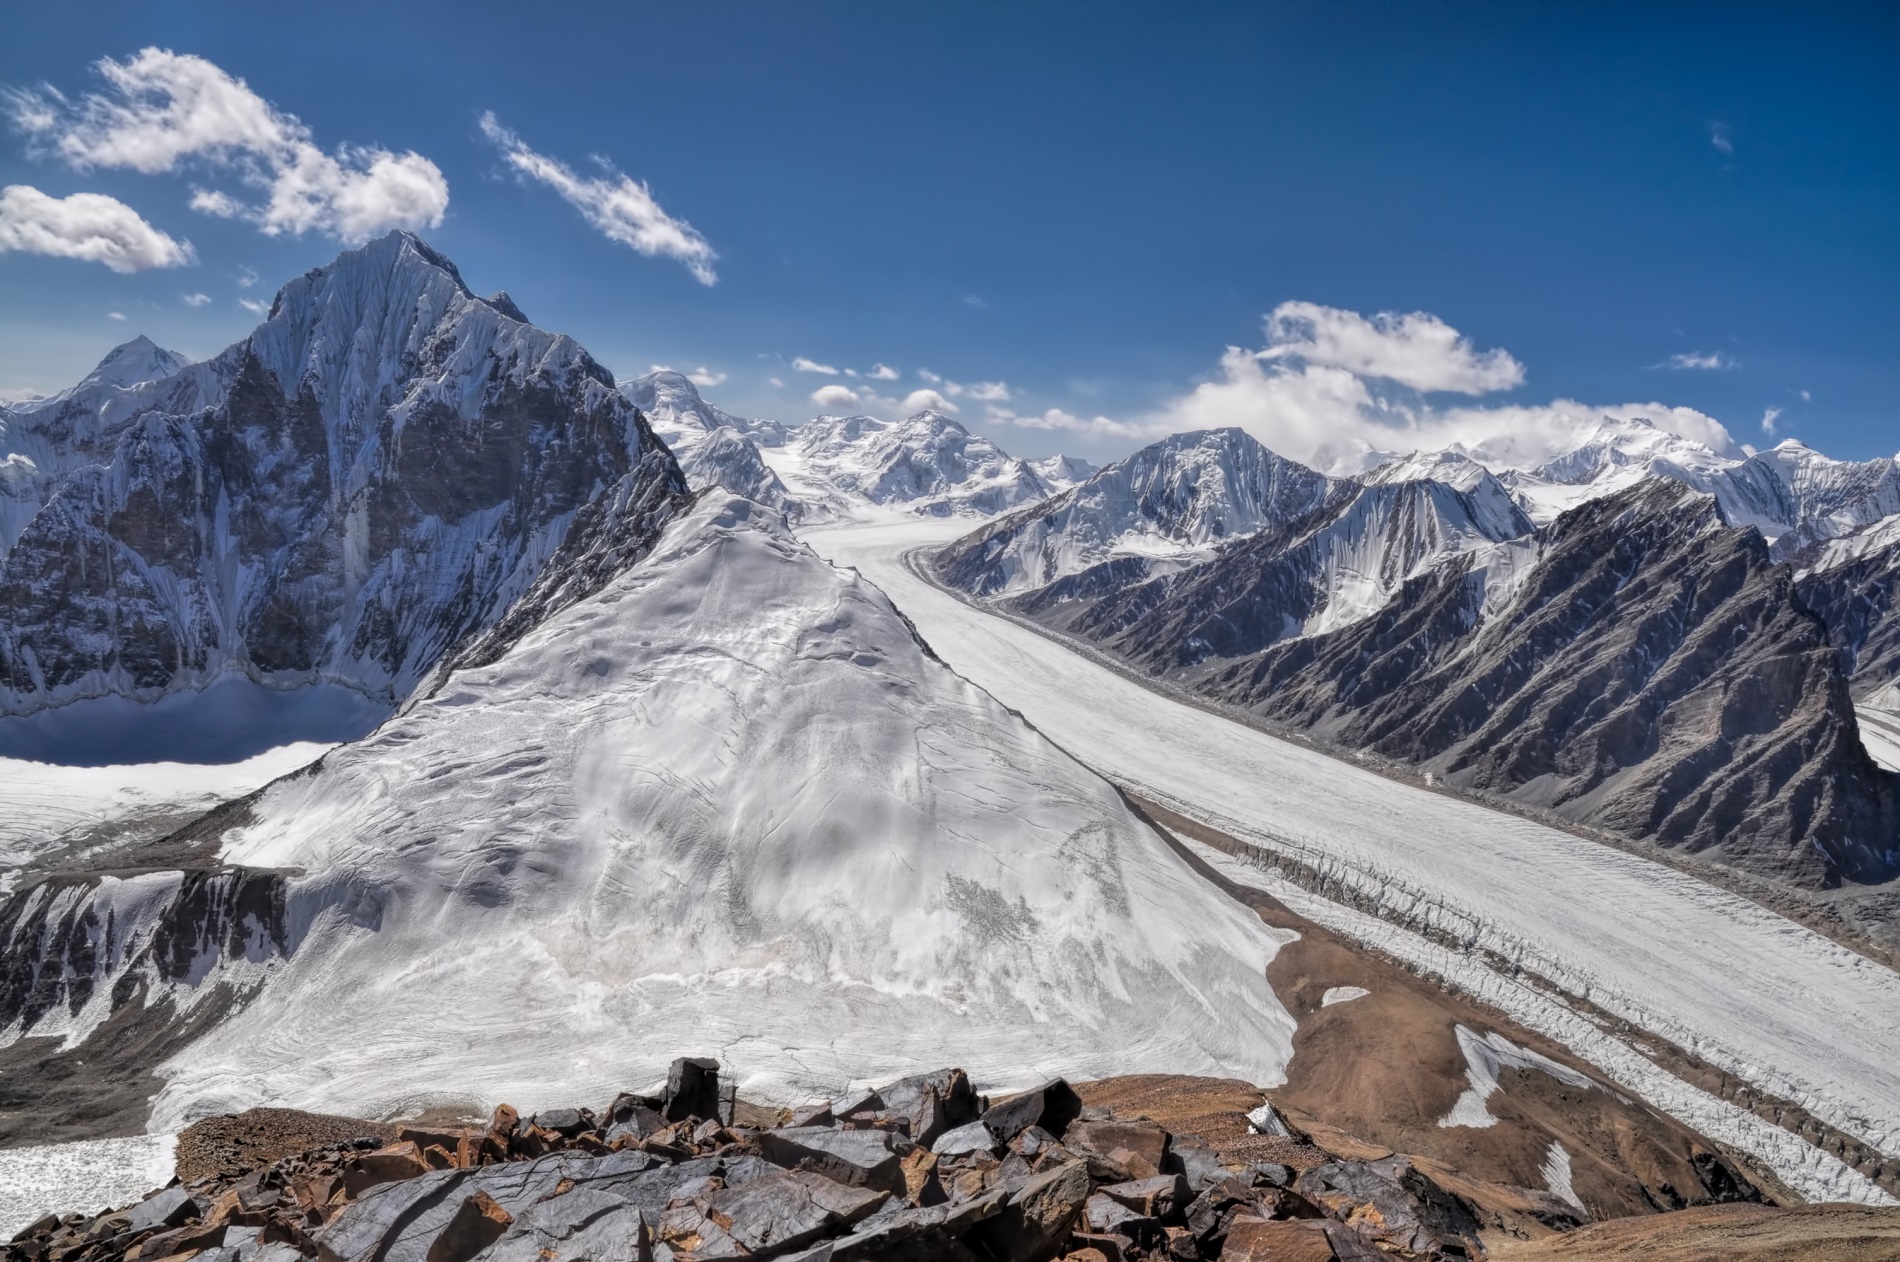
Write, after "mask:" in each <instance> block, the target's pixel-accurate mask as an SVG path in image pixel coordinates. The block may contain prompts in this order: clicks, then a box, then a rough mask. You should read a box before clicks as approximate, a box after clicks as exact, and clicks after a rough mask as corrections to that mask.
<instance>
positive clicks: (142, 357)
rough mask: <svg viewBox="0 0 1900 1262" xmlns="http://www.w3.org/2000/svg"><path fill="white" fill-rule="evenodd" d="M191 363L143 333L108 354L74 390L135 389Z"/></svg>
mask: <svg viewBox="0 0 1900 1262" xmlns="http://www.w3.org/2000/svg"><path fill="white" fill-rule="evenodd" d="M189 363H191V360H190V359H188V358H186V357H185V356H183V355H180V354H179V353H178V352H177V351H168V350H166V349H165V348H164V347H162V346H160V345H159V344H158V343H156V342H154V341H153V340H152V339H151V338H149V337H147V336H145V335H144V334H143V333H141V334H139V335H138V336H137V337H135V338H133V339H132V340H131V341H129V342H123V343H121V344H120V345H118V346H115V347H113V348H112V349H111V350H110V351H108V352H107V353H106V357H105V358H104V359H102V360H100V361H99V366H98V367H97V368H94V369H93V370H92V371H91V372H89V373H87V374H86V376H85V377H84V378H83V379H82V380H81V381H80V383H79V385H78V386H76V387H74V389H76V390H83V389H85V388H86V387H88V386H119V387H125V386H136V385H138V384H140V383H141V382H146V381H162V380H163V379H164V378H166V377H169V376H171V375H172V374H173V373H175V372H178V371H180V370H181V369H183V368H184V367H185V366H186V365H187V364H189Z"/></svg>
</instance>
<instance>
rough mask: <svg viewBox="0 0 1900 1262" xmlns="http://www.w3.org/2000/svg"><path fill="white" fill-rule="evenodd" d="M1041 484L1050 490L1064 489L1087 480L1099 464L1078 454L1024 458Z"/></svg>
mask: <svg viewBox="0 0 1900 1262" xmlns="http://www.w3.org/2000/svg"><path fill="white" fill-rule="evenodd" d="M1023 463H1024V464H1026V465H1028V466H1029V467H1030V469H1031V470H1033V471H1034V472H1035V475H1036V476H1037V477H1039V478H1041V479H1042V484H1043V485H1044V486H1046V487H1048V488H1049V489H1050V490H1051V491H1066V490H1068V489H1069V488H1070V487H1072V486H1077V485H1079V484H1081V483H1083V482H1086V481H1088V480H1089V479H1090V478H1092V477H1094V476H1095V475H1096V473H1097V472H1099V471H1100V466H1099V465H1096V464H1093V463H1091V462H1089V461H1087V460H1084V459H1082V457H1080V456H1063V455H1055V456H1041V457H1038V458H1037V459H1034V460H1025V461H1024V462H1023Z"/></svg>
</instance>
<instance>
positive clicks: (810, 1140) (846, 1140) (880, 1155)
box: [758, 1126, 913, 1196]
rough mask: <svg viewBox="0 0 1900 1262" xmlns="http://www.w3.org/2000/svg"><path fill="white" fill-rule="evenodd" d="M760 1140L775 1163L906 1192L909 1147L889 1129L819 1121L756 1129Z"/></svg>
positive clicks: (848, 1181) (766, 1153)
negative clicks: (831, 1125)
mask: <svg viewBox="0 0 1900 1262" xmlns="http://www.w3.org/2000/svg"><path fill="white" fill-rule="evenodd" d="M758 1143H759V1151H760V1152H762V1153H764V1154H765V1157H766V1159H767V1160H769V1161H772V1162H774V1163H776V1164H778V1165H781V1166H785V1167H787V1168H795V1169H800V1170H811V1171H814V1172H816V1173H818V1174H822V1175H824V1176H825V1177H826V1178H829V1179H835V1180H837V1181H838V1182H840V1183H848V1184H851V1185H853V1186H857V1187H868V1188H875V1189H877V1190H879V1191H884V1192H890V1193H892V1194H893V1195H897V1196H901V1195H903V1193H904V1171H903V1157H904V1154H905V1153H907V1152H909V1151H910V1150H911V1148H912V1147H913V1145H911V1144H908V1143H906V1142H905V1141H904V1140H902V1139H900V1138H899V1137H897V1136H895V1135H893V1134H891V1132H889V1131H883V1130H834V1129H831V1128H829V1127H823V1126H801V1127H785V1128H783V1129H780V1130H772V1131H760V1132H759V1133H758Z"/></svg>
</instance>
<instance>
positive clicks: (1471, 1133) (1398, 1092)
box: [1135, 802, 1780, 1237]
mask: <svg viewBox="0 0 1900 1262" xmlns="http://www.w3.org/2000/svg"><path fill="white" fill-rule="evenodd" d="M1135 805H1136V807H1137V808H1138V809H1141V810H1143V811H1144V812H1145V813H1146V814H1148V815H1149V816H1150V818H1151V821H1153V822H1155V823H1156V824H1157V826H1159V827H1161V829H1162V833H1163V836H1168V835H1169V831H1168V830H1170V829H1172V830H1174V831H1176V832H1179V833H1184V834H1187V835H1190V836H1197V837H1198V836H1200V835H1201V834H1202V833H1204V832H1206V831H1207V830H1205V829H1203V828H1202V827H1201V826H1200V825H1197V824H1195V823H1194V822H1193V821H1189V820H1185V819H1182V818H1180V817H1178V816H1174V815H1172V814H1171V813H1170V812H1167V811H1165V810H1164V809H1162V808H1160V807H1158V806H1155V805H1154V804H1151V803H1147V802H1137V803H1135ZM1171 840H1172V838H1171ZM1177 849H1178V850H1180V852H1181V853H1182V854H1183V857H1185V858H1186V859H1187V860H1188V862H1189V863H1191V864H1193V865H1194V866H1196V868H1197V869H1198V870H1200V871H1201V872H1202V874H1203V875H1204V876H1206V877H1207V878H1208V879H1209V880H1210V881H1212V882H1214V883H1215V884H1216V885H1219V886H1221V887H1222V888H1223V889H1225V890H1226V891H1227V893H1229V894H1230V895H1231V896H1233V897H1234V898H1236V899H1238V900H1240V901H1242V902H1245V903H1246V904H1247V905H1249V906H1251V907H1253V908H1254V910H1255V911H1256V912H1257V913H1258V914H1259V915H1260V917H1261V918H1262V919H1263V920H1265V921H1267V922H1268V923H1269V924H1272V925H1274V926H1275V927H1278V928H1286V929H1293V930H1296V931H1297V932H1298V933H1299V934H1300V937H1299V939H1298V940H1297V941H1295V942H1292V943H1289V944H1288V945H1287V946H1285V947H1282V948H1281V949H1280V951H1279V953H1278V954H1277V955H1276V956H1275V957H1274V960H1273V963H1272V964H1271V965H1269V966H1268V969H1267V977H1268V980H1269V981H1271V982H1272V984H1273V987H1274V990H1275V992H1276V993H1277V994H1278V995H1279V996H1280V998H1281V1000H1282V1002H1284V1003H1285V1004H1286V1005H1287V1009H1288V1010H1289V1011H1290V1012H1291V1013H1292V1014H1293V1016H1294V1017H1295V1018H1296V1019H1297V1020H1298V1022H1299V1027H1298V1029H1297V1031H1296V1032H1295V1034H1294V1039H1293V1059H1292V1061H1291V1062H1290V1063H1289V1065H1288V1067H1287V1081H1286V1083H1285V1085H1284V1086H1281V1087H1277V1088H1274V1089H1272V1090H1269V1091H1268V1092H1267V1093H1266V1094H1267V1095H1268V1097H1269V1098H1271V1099H1272V1101H1273V1102H1274V1104H1275V1105H1276V1106H1277V1107H1279V1108H1280V1109H1281V1110H1282V1111H1283V1112H1285V1113H1286V1114H1287V1116H1288V1117H1289V1118H1290V1119H1291V1120H1293V1121H1294V1122H1295V1123H1296V1124H1297V1125H1300V1126H1301V1127H1302V1128H1303V1129H1305V1130H1307V1131H1308V1132H1309V1133H1312V1134H1313V1135H1314V1137H1315V1139H1316V1140H1320V1141H1321V1142H1322V1143H1323V1142H1324V1140H1323V1139H1322V1136H1323V1135H1324V1134H1325V1133H1326V1132H1327V1128H1333V1129H1336V1130H1337V1131H1341V1132H1345V1133H1346V1134H1347V1135H1349V1136H1353V1137H1356V1138H1357V1140H1358V1141H1361V1142H1363V1143H1369V1144H1371V1145H1374V1146H1383V1147H1385V1148H1387V1149H1389V1150H1391V1151H1394V1152H1400V1153H1405V1154H1407V1155H1409V1156H1412V1157H1415V1158H1422V1159H1424V1160H1426V1161H1429V1162H1432V1163H1434V1165H1435V1166H1436V1167H1437V1168H1439V1169H1442V1170H1445V1171H1446V1172H1448V1173H1449V1172H1451V1171H1455V1172H1457V1174H1458V1175H1459V1176H1461V1177H1462V1178H1463V1179H1466V1180H1470V1181H1471V1182H1472V1183H1473V1184H1474V1185H1476V1186H1484V1187H1486V1188H1488V1189H1491V1190H1492V1192H1493V1199H1494V1200H1497V1207H1496V1208H1497V1212H1496V1215H1495V1217H1494V1220H1493V1221H1492V1223H1491V1224H1490V1226H1491V1227H1492V1228H1493V1229H1494V1230H1498V1231H1502V1232H1504V1233H1505V1234H1506V1235H1518V1236H1532V1237H1535V1236H1540V1235H1544V1234H1548V1233H1549V1232H1550V1231H1551V1230H1552V1228H1553V1227H1555V1226H1558V1225H1560V1224H1559V1223H1558V1222H1557V1220H1556V1218H1555V1216H1554V1215H1552V1214H1551V1213H1550V1212H1549V1211H1550V1210H1551V1208H1552V1206H1551V1201H1550V1198H1551V1195H1552V1193H1553V1192H1554V1191H1555V1189H1553V1188H1551V1186H1550V1183H1549V1179H1548V1177H1547V1175H1546V1173H1545V1167H1546V1164H1547V1162H1549V1160H1550V1158H1551V1154H1552V1151H1553V1149H1552V1145H1553V1144H1561V1145H1562V1147H1563V1151H1564V1152H1565V1153H1567V1154H1568V1156H1569V1160H1570V1164H1571V1185H1572V1187H1573V1188H1574V1191H1575V1194H1576V1196H1577V1198H1578V1199H1579V1200H1580V1201H1582V1203H1583V1205H1584V1207H1585V1209H1586V1210H1587V1211H1588V1214H1587V1218H1588V1219H1590V1220H1604V1219H1613V1218H1624V1217H1628V1216H1631V1215H1637V1214H1654V1213H1657V1212H1662V1211H1669V1210H1677V1209H1682V1208H1685V1207H1687V1206H1690V1205H1697V1204H1706V1203H1710V1202H1717V1201H1725V1200H1734V1199H1746V1200H1752V1199H1759V1198H1761V1197H1762V1196H1763V1194H1764V1192H1765V1193H1766V1194H1767V1196H1768V1198H1769V1199H1771V1200H1772V1199H1780V1198H1779V1197H1777V1195H1776V1194H1777V1192H1778V1191H1779V1190H1780V1189H1778V1188H1777V1187H1776V1185H1775V1184H1774V1183H1773V1181H1771V1180H1768V1179H1765V1178H1763V1177H1762V1175H1761V1174H1760V1173H1759V1172H1754V1171H1744V1169H1743V1168H1742V1167H1741V1166H1740V1165H1739V1164H1737V1162H1736V1161H1734V1160H1732V1159H1731V1156H1730V1155H1729V1154H1727V1153H1724V1152H1721V1151H1718V1150H1717V1149H1716V1148H1714V1146H1712V1145H1711V1144H1709V1143H1708V1142H1707V1141H1705V1140H1703V1139H1702V1138H1701V1137H1700V1136H1698V1135H1696V1134H1695V1133H1694V1132H1693V1131H1691V1130H1689V1129H1688V1128H1687V1127H1685V1126H1683V1125H1682V1124H1681V1123H1679V1122H1677V1121H1675V1120H1674V1119H1673V1118H1670V1117H1668V1116H1666V1115H1665V1114H1663V1113H1660V1112H1658V1111H1657V1110H1655V1109H1652V1108H1650V1107H1649V1106H1648V1105H1646V1104H1644V1103H1642V1102H1641V1101H1640V1100H1634V1099H1631V1098H1630V1097H1629V1096H1628V1095H1627V1094H1626V1093H1624V1092H1621V1091H1619V1090H1617V1089H1616V1088H1615V1086H1614V1085H1613V1084H1611V1083H1608V1082H1606V1081H1605V1080H1604V1079H1603V1078H1602V1077H1601V1076H1600V1075H1599V1074H1598V1073H1597V1072H1596V1071H1595V1070H1594V1069H1592V1068H1591V1067H1590V1066H1588V1065H1586V1064H1584V1063H1583V1062H1581V1061H1579V1060H1578V1059H1577V1058H1576V1057H1574V1056H1573V1055H1571V1054H1570V1053H1569V1052H1568V1051H1567V1050H1565V1049H1564V1048H1563V1047H1561V1046H1559V1045H1557V1044H1554V1043H1552V1042H1550V1041H1548V1040H1546V1039H1544V1038H1543V1037H1541V1036H1540V1035H1537V1034H1535V1033H1533V1032H1532V1031H1530V1030H1527V1029H1525V1028H1523V1027H1522V1026H1519V1025H1517V1024H1516V1023H1515V1022H1513V1021H1510V1020H1509V1019H1508V1018H1506V1017H1504V1016H1503V1015H1502V1014H1501V1013H1498V1012H1496V1011H1494V1010H1492V1009H1489V1008H1486V1007H1484V1006H1482V1005H1479V1004H1477V1003H1475V1002H1472V1001H1470V1000H1468V999H1465V998H1464V997H1462V996H1460V995H1457V994H1454V993H1451V992H1449V991H1446V990H1443V989H1441V988H1440V987H1438V986H1437V985H1435V984H1433V983H1431V982H1429V981H1427V980H1425V979H1423V978H1420V977H1418V976H1416V975H1415V974H1413V973H1411V972H1409V971H1408V970H1406V969H1405V968H1403V967H1402V966H1400V965H1399V964H1397V963H1396V962H1394V961H1391V960H1388V959H1386V958H1385V957H1383V956H1380V955H1378V954H1375V953H1373V952H1369V951H1366V950H1365V949H1364V948H1362V947H1360V946H1358V945H1357V944H1354V943H1351V942H1349V941H1347V940H1345V939H1343V938H1340V937H1338V936H1337V935H1335V934H1333V933H1331V932H1330V931H1328V930H1326V929H1323V928H1321V927H1320V926H1318V925H1316V924H1313V923H1312V922H1311V921H1308V920H1306V919H1304V918H1303V917H1301V916H1298V915H1296V914H1295V913H1293V912H1292V911H1291V910H1290V909H1288V908H1287V907H1286V906H1285V905H1284V904H1282V903H1280V902H1278V901H1277V900H1275V899H1273V898H1271V897H1269V896H1267V895H1265V894H1263V893H1260V892H1259V891H1256V890H1250V889H1246V888H1244V887H1241V886H1239V885H1236V884H1234V883H1232V882H1229V881H1227V880H1225V879H1224V878H1222V877H1221V876H1220V875H1219V874H1218V873H1216V872H1215V871H1213V869H1211V868H1209V867H1207V866H1206V865H1205V864H1202V863H1201V862H1200V861H1199V860H1198V859H1197V858H1196V857H1195V856H1194V855H1193V854H1192V852H1191V851H1188V850H1187V849H1186V848H1185V847H1181V846H1179V844H1178V842H1177ZM1345 986H1352V987H1359V988H1362V989H1364V990H1366V991H1367V992H1369V993H1367V994H1366V995H1364V996H1362V997H1360V998H1356V999H1351V1000H1348V1001H1346V1002H1341V1003H1335V1004H1332V1005H1330V1006H1322V1000H1323V998H1324V996H1325V994H1326V992H1327V991H1328V990H1330V989H1332V988H1334V987H1345ZM1460 1026H1463V1027H1465V1029H1467V1030H1468V1031H1470V1032H1472V1033H1473V1034H1476V1035H1478V1036H1488V1035H1493V1034H1495V1035H1500V1036H1502V1037H1503V1038H1505V1039H1507V1040H1509V1041H1510V1043H1511V1044H1513V1045H1514V1046H1515V1047H1518V1048H1522V1049H1525V1050H1528V1051H1530V1052H1534V1053H1537V1054H1538V1055H1540V1056H1543V1057H1547V1058H1548V1059H1550V1060H1552V1061H1555V1062H1557V1063H1558V1064H1559V1065H1562V1066H1566V1067H1568V1068H1569V1069H1571V1070H1573V1071H1575V1072H1576V1073H1579V1074H1581V1075H1583V1077H1585V1078H1587V1079H1588V1080H1589V1081H1590V1083H1591V1085H1590V1086H1587V1087H1585V1086H1576V1085H1572V1084H1571V1083H1567V1082H1565V1081H1563V1080H1561V1079H1560V1078H1558V1077H1556V1076H1554V1075H1552V1074H1550V1073H1546V1072H1544V1071H1543V1070H1540V1069H1513V1068H1509V1067H1507V1068H1505V1069H1504V1070H1503V1071H1502V1072H1501V1073H1500V1074H1499V1076H1498V1083H1499V1086H1498V1089H1497V1090H1496V1091H1495V1092H1494V1093H1492V1095H1491V1096H1490V1097H1489V1099H1488V1100H1487V1101H1486V1106H1487V1110H1488V1112H1489V1113H1490V1114H1491V1116H1493V1117H1494V1118H1495V1119H1496V1121H1495V1122H1494V1123H1493V1124H1492V1125H1489V1126H1483V1127H1476V1126H1449V1127H1447V1126H1440V1125H1439V1120H1440V1119H1441V1118H1444V1117H1445V1116H1446V1115H1447V1114H1449V1113H1450V1112H1451V1111H1452V1108H1453V1106H1454V1105H1455V1104H1456V1103H1457V1102H1458V1099H1459V1097H1460V1096H1461V1095H1462V1094H1463V1093H1464V1091H1465V1089H1466V1087H1467V1085H1468V1081H1467V1078H1466V1069H1467V1062H1466V1059H1465V1054H1464V1052H1463V1050H1462V1049H1461V1047H1460V1044H1459V1039H1458V1033H1457V1031H1458V1027H1460ZM1500 1188H1503V1189H1516V1190H1517V1191H1515V1192H1512V1193H1511V1194H1509V1195H1505V1196H1502V1198H1501V1199H1500V1198H1498V1197H1497V1196H1496V1195H1495V1193H1496V1190H1497V1189H1500ZM1520 1193H1522V1194H1523V1195H1520Z"/></svg>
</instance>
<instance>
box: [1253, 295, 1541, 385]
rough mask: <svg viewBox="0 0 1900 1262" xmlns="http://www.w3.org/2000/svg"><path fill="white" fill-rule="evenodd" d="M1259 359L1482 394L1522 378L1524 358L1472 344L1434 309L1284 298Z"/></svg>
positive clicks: (1270, 319)
mask: <svg viewBox="0 0 1900 1262" xmlns="http://www.w3.org/2000/svg"><path fill="white" fill-rule="evenodd" d="M1267 343H1268V345H1267V349H1265V350H1263V351H1261V352H1260V357H1261V358H1263V359H1290V360H1297V361H1300V362H1303V363H1305V364H1309V365H1318V366H1321V367H1328V368H1343V369H1346V370H1347V371H1348V372H1351V373H1354V374H1356V375H1358V376H1361V377H1383V378H1386V379H1387V380H1390V381H1396V382H1398V383H1399V384H1400V385H1403V386H1410V387H1411V388H1412V389H1414V390H1418V391H1421V392H1434V391H1452V392H1455V393H1458V394H1488V393H1490V392H1491V391H1493V390H1508V389H1510V388H1511V387H1512V386H1517V385H1522V384H1523V381H1524V365H1522V364H1520V363H1518V362H1517V361H1516V360H1515V359H1512V358H1511V356H1510V355H1509V354H1508V353H1507V352H1505V351H1502V350H1490V351H1484V352H1482V353H1480V352H1477V351H1474V350H1473V349H1472V347H1471V341H1470V339H1469V338H1466V337H1464V336H1463V335H1462V334H1460V333H1459V332H1458V330H1456V329H1454V328H1452V327H1451V326H1450V325H1449V324H1446V323H1445V322H1444V321H1443V320H1440V319H1439V318H1438V317H1437V316H1435V315H1428V314H1426V313H1425V312H1422V311H1414V312H1411V313H1409V314H1403V315H1402V314H1399V313H1397V312H1392V311H1382V312H1380V313H1379V314H1377V315H1375V316H1372V317H1371V318H1370V319H1368V318H1367V317H1365V316H1362V315H1360V314H1359V313H1358V312H1356V311H1343V310H1341V309H1340V308H1338V307H1323V306H1321V305H1319V304H1318V303H1314V302H1283V303H1281V304H1280V305H1279V306H1277V307H1275V308H1274V309H1273V312H1272V314H1271V315H1269V316H1268V317H1267Z"/></svg>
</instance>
